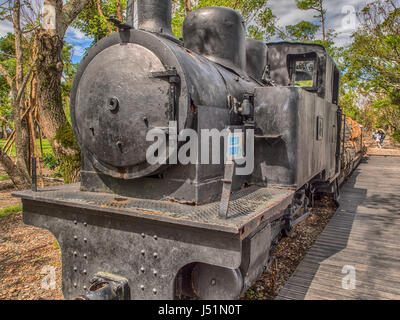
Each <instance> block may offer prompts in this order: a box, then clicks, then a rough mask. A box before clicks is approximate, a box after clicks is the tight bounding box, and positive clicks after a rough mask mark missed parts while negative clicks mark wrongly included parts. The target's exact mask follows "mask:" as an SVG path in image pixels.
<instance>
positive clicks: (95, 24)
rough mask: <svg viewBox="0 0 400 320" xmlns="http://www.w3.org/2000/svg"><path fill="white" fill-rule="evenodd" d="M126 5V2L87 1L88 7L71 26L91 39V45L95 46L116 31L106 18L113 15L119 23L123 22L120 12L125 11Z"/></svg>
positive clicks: (112, 0)
mask: <svg viewBox="0 0 400 320" xmlns="http://www.w3.org/2000/svg"><path fill="white" fill-rule="evenodd" d="M126 5H127V1H126V0H121V1H114V0H101V1H100V0H89V1H88V5H87V6H86V7H85V8H84V9H83V10H82V11H81V12H80V14H79V15H78V17H77V19H76V20H75V21H74V22H73V26H74V27H75V28H77V29H79V30H80V31H82V32H83V33H84V34H85V35H86V36H88V37H90V38H91V39H93V43H92V44H95V43H96V42H98V41H99V40H100V39H102V38H104V37H105V36H106V35H108V34H110V33H111V32H114V31H117V28H115V27H114V26H113V25H112V24H110V23H109V22H108V21H107V18H108V17H110V16H112V15H114V16H117V17H118V19H119V20H120V21H122V20H124V17H123V15H122V12H123V10H125V9H126Z"/></svg>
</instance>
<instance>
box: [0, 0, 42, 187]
mask: <svg viewBox="0 0 400 320" xmlns="http://www.w3.org/2000/svg"><path fill="white" fill-rule="evenodd" d="M23 4H24V2H21V1H19V0H15V1H14V2H13V3H11V2H9V3H3V4H2V5H1V6H0V18H1V19H2V20H8V21H10V22H11V23H12V25H13V29H14V34H13V36H12V37H13V38H14V42H13V44H12V45H13V47H14V48H13V49H14V53H15V54H14V55H10V54H9V53H8V54H7V55H8V56H10V57H11V58H12V60H13V64H14V65H13V67H15V68H10V65H8V66H7V64H4V61H1V62H0V73H1V74H2V76H3V77H4V78H5V80H6V82H7V84H8V87H9V88H10V92H11V103H12V109H13V120H14V126H15V149H16V163H15V164H14V162H13V161H12V160H11V158H10V157H9V156H8V155H7V154H6V153H5V152H4V151H3V150H2V149H0V163H1V164H2V165H3V167H4V169H5V170H6V172H7V174H8V175H9V176H10V178H11V180H12V181H13V183H14V185H15V186H16V188H18V189H25V188H28V187H29V186H30V170H29V168H30V158H29V147H30V142H29V141H30V138H29V131H28V125H27V121H25V120H23V115H24V113H25V111H26V110H25V88H26V86H27V84H28V82H29V79H30V78H31V75H32V70H33V65H34V62H35V57H36V54H35V52H31V54H30V56H31V59H30V60H31V61H30V64H31V66H30V67H28V70H26V68H25V65H26V63H27V61H26V59H25V57H24V52H23V51H24V48H23V31H26V30H23V26H21V12H22V10H21V8H22V5H23ZM8 46H9V47H10V46H11V44H10V43H9V44H8ZM2 49H4V47H3V48H2ZM4 54H5V52H3V55H4ZM28 61H29V60H28ZM12 69H13V70H12Z"/></svg>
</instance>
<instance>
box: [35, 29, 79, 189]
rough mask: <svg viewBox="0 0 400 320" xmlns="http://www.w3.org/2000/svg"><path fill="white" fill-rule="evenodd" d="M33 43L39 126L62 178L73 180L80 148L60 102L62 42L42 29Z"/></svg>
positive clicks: (76, 178) (76, 174)
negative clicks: (35, 62)
mask: <svg viewBox="0 0 400 320" xmlns="http://www.w3.org/2000/svg"><path fill="white" fill-rule="evenodd" d="M37 46H38V61H37V83H38V100H39V115H40V116H39V123H40V127H41V129H42V130H43V133H44V135H45V136H46V138H47V139H48V140H49V142H50V144H51V146H52V148H53V151H54V154H55V156H56V157H57V159H58V161H59V164H60V167H61V170H62V171H63V172H64V173H65V174H66V176H65V175H64V174H63V175H64V180H66V182H75V181H76V180H78V179H79V174H78V172H79V169H80V164H79V161H80V151H79V148H78V147H77V145H76V142H75V138H74V136H73V132H72V127H71V125H70V124H69V122H68V120H67V117H66V115H65V113H64V109H63V104H62V96H61V76H62V71H63V63H62V49H63V42H62V40H61V39H60V37H59V36H58V35H51V34H49V33H48V32H43V31H42V32H39V33H38V36H37ZM77 161H78V163H76V162H77ZM67 167H68V168H67ZM77 171H78V172H77Z"/></svg>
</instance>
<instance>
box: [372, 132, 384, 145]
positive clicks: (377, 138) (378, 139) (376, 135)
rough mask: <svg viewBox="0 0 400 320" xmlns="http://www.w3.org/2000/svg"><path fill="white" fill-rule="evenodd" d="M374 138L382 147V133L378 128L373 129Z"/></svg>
mask: <svg viewBox="0 0 400 320" xmlns="http://www.w3.org/2000/svg"><path fill="white" fill-rule="evenodd" d="M372 139H374V141H375V143H376V146H377V147H379V148H382V146H381V135H380V133H379V131H377V130H374V131H372Z"/></svg>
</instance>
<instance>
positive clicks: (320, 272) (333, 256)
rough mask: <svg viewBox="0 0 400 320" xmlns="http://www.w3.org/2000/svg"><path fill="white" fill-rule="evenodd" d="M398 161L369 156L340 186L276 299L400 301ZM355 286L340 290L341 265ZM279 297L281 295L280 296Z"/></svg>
mask: <svg viewBox="0 0 400 320" xmlns="http://www.w3.org/2000/svg"><path fill="white" fill-rule="evenodd" d="M398 191H400V162H399V161H398V158H396V159H393V157H380V158H379V159H378V158H377V157H370V158H369V159H368V160H367V161H363V163H361V165H360V166H359V168H358V169H357V170H355V174H353V176H352V177H351V178H350V179H348V181H347V182H346V183H345V185H344V186H343V188H342V189H341V199H340V207H339V209H338V210H337V212H336V213H335V215H334V216H333V217H332V219H331V221H330V222H329V223H328V225H327V226H326V228H325V230H324V231H323V232H322V233H321V234H320V236H319V237H318V239H317V240H316V242H315V243H314V245H313V247H312V248H311V249H310V251H309V252H308V253H307V255H306V256H305V258H304V259H303V260H302V261H301V263H300V264H299V266H298V268H297V269H296V271H295V272H294V274H293V275H292V277H291V278H290V279H289V280H288V282H287V283H286V285H285V286H284V287H283V288H282V290H281V292H280V293H279V295H278V299H324V300H325V299H368V300H369V299H400V235H399V231H398V230H399V229H400V215H399V212H400V201H399V200H400V199H399V196H398V194H399V192H398ZM345 265H352V266H354V267H355V270H356V288H355V289H354V290H345V289H343V288H342V279H343V277H344V276H345V275H344V274H342V268H343V266H345ZM281 295H282V297H281Z"/></svg>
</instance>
